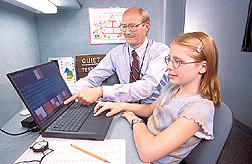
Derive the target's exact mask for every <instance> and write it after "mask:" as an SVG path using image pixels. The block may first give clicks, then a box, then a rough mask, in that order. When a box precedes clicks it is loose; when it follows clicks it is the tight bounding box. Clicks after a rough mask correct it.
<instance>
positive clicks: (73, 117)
mask: <svg viewBox="0 0 252 164" xmlns="http://www.w3.org/2000/svg"><path fill="white" fill-rule="evenodd" d="M94 105H95V104H91V106H88V107H86V106H83V105H80V104H78V103H75V104H74V105H72V106H71V107H70V108H69V109H68V110H66V111H65V112H64V113H63V114H62V115H61V116H60V117H59V118H58V119H57V120H56V121H55V123H54V124H53V125H54V126H53V127H52V128H51V129H52V130H57V131H68V132H77V131H78V130H79V129H80V127H81V126H82V124H83V123H84V122H85V120H86V119H87V117H88V116H89V114H90V113H91V112H93V107H92V106H94Z"/></svg>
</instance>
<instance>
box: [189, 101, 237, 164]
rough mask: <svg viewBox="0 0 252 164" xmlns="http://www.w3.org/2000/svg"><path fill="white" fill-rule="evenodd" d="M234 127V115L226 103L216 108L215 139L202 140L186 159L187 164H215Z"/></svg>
mask: <svg viewBox="0 0 252 164" xmlns="http://www.w3.org/2000/svg"><path fill="white" fill-rule="evenodd" d="M232 125H233V113H232V111H231V109H230V108H229V107H228V106H227V105H226V104H225V103H224V102H222V103H221V106H220V107H216V108H215V116H214V139H213V140H210V141H207V140H202V141H201V142H200V144H199V145H198V146H196V147H195V148H194V149H193V150H192V152H191V153H190V154H189V155H188V156H187V157H186V158H185V159H184V162H185V163H186V164H215V163H216V162H217V161H218V159H219V156H220V154H221V152H222V149H223V147H224V146H225V143H226V141H227V138H228V136H229V133H230V131H231V128H232Z"/></svg>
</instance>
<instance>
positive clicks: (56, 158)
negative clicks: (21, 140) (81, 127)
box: [15, 136, 126, 164]
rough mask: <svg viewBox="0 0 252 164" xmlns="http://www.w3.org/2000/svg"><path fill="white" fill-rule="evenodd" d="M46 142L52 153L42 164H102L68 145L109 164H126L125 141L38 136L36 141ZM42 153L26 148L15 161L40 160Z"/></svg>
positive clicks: (102, 163)
mask: <svg viewBox="0 0 252 164" xmlns="http://www.w3.org/2000/svg"><path fill="white" fill-rule="evenodd" d="M42 140H45V141H48V143H49V149H53V150H54V151H53V152H52V153H50V154H49V155H47V156H46V157H45V158H44V159H43V160H42V164H43V163H44V164H70V163H72V164H79V163H82V164H83V163H85V164H104V162H103V161H100V160H98V159H96V158H94V157H92V156H90V155H88V154H86V153H83V152H81V151H79V150H77V149H75V148H73V147H71V146H70V145H71V144H73V145H76V146H78V147H81V148H83V149H85V150H87V151H89V152H91V153H93V154H95V155H98V156H100V157H102V158H104V159H106V160H108V161H109V162H110V163H111V164H125V163H126V141H125V140H123V139H111V140H105V141H89V140H74V139H59V138H45V137H42V136H39V137H38V139H37V140H36V141H42ZM42 156H43V154H42V153H34V152H33V151H32V149H30V148H28V149H27V150H26V151H25V152H24V153H23V154H22V155H21V156H20V157H19V158H18V159H17V160H16V161H15V163H18V162H21V161H30V160H40V159H41V157H42Z"/></svg>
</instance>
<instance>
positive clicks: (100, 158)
mask: <svg viewBox="0 0 252 164" xmlns="http://www.w3.org/2000/svg"><path fill="white" fill-rule="evenodd" d="M71 146H72V147H74V148H76V149H78V150H80V151H82V152H84V153H87V154H88V155H91V156H93V157H95V158H97V159H99V160H101V161H103V162H106V163H110V162H109V161H107V160H106V159H104V158H102V157H99V156H97V155H95V154H93V153H90V152H88V151H86V150H84V149H82V148H80V147H78V146H75V145H73V144H71Z"/></svg>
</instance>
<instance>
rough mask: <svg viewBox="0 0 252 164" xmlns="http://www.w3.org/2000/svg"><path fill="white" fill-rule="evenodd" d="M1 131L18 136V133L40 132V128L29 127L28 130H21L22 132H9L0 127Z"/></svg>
mask: <svg viewBox="0 0 252 164" xmlns="http://www.w3.org/2000/svg"><path fill="white" fill-rule="evenodd" d="M0 131H1V132H3V133H5V134H7V135H10V136H18V135H22V134H25V133H28V132H38V131H40V129H39V128H38V127H33V128H29V129H28V130H26V131H24V132H20V133H9V132H7V131H5V130H3V129H0Z"/></svg>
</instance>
